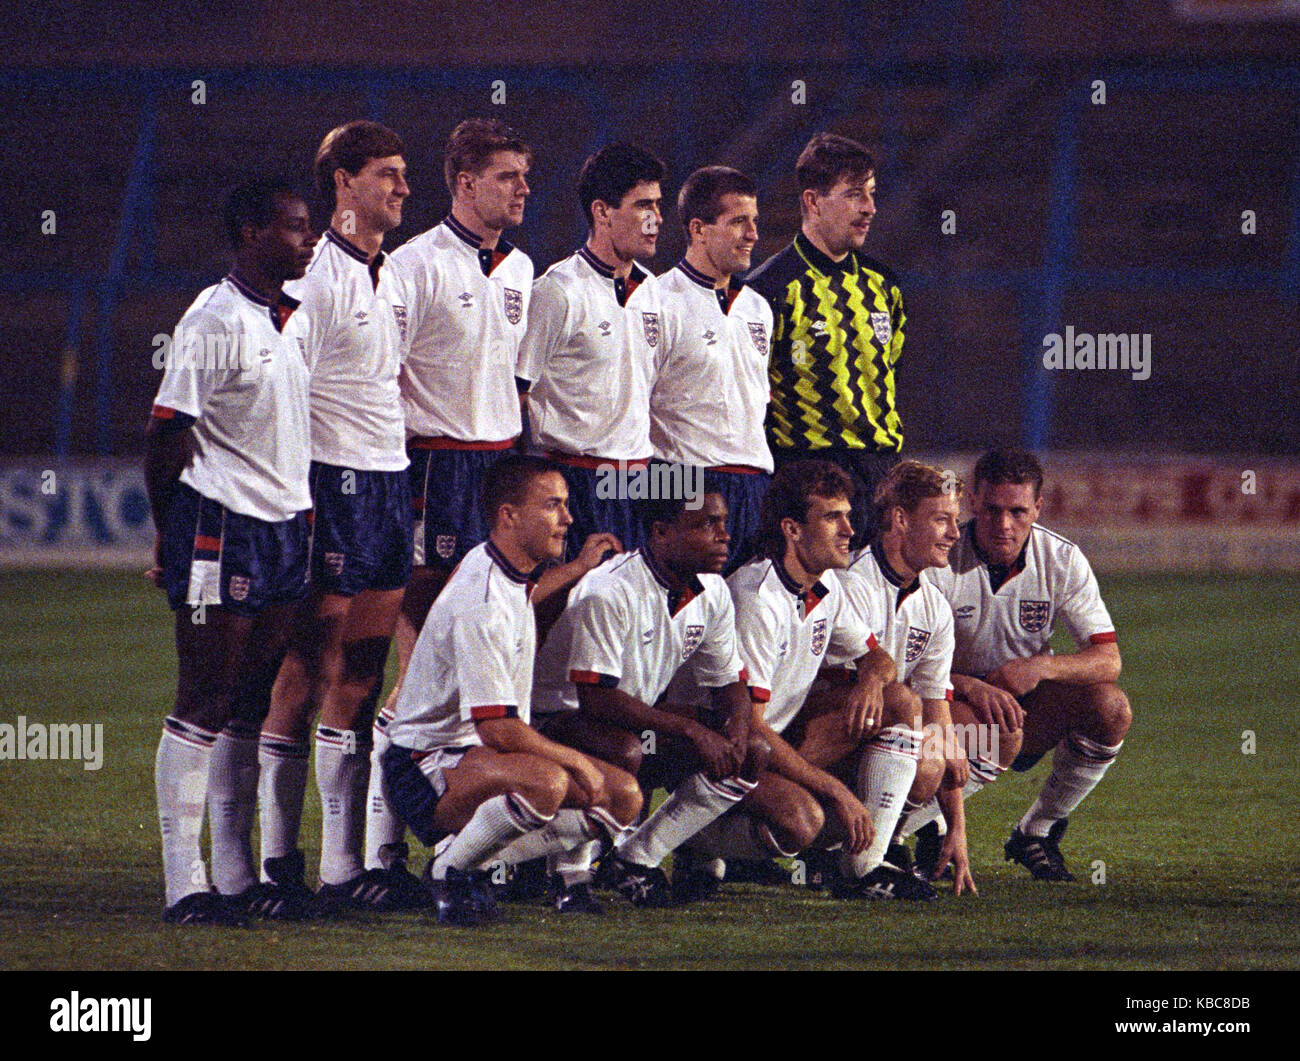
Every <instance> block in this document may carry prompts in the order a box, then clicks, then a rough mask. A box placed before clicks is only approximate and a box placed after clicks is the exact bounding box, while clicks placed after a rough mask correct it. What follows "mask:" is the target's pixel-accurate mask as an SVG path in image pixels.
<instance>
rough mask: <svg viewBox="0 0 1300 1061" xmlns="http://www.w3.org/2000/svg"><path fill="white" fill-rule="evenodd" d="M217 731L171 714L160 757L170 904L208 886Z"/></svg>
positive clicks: (157, 780)
mask: <svg viewBox="0 0 1300 1061" xmlns="http://www.w3.org/2000/svg"><path fill="white" fill-rule="evenodd" d="M216 742H217V735H216V734H215V733H213V732H212V731H211V730H206V729H202V728H200V727H198V726H195V725H193V724H191V723H189V722H182V721H181V720H180V719H178V718H173V717H172V716H171V715H168V716H167V717H166V718H165V719H163V732H162V740H160V741H159V742H158V755H157V758H156V759H155V760H154V788H155V790H156V792H157V796H158V828H159V831H160V832H161V833H162V856H163V882H164V885H165V887H166V892H167V905H168V906H175V905H176V903H177V902H179V901H180V900H181V899H183V898H185V896H187V895H191V894H193V893H194V892H205V891H207V890H208V873H207V869H206V868H205V866H204V864H203V852H202V850H201V849H200V847H199V838H200V835H201V834H202V832H203V811H204V805H205V802H206V800H207V794H208V771H209V767H210V764H211V762H212V746H213V745H214V744H216Z"/></svg>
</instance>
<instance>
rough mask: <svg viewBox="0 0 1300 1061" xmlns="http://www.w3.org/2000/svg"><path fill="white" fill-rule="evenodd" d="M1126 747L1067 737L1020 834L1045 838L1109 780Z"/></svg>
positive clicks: (1022, 824) (1022, 820)
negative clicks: (1113, 765) (1103, 780)
mask: <svg viewBox="0 0 1300 1061" xmlns="http://www.w3.org/2000/svg"><path fill="white" fill-rule="evenodd" d="M1123 744H1124V742H1123V741H1120V742H1119V744H1101V743H1099V742H1097V741H1095V740H1092V739H1090V738H1088V737H1085V736H1084V735H1083V734H1081V733H1069V734H1067V735H1066V737H1065V738H1064V739H1063V740H1062V741H1061V743H1060V744H1058V745H1057V746H1056V753H1055V754H1054V755H1053V756H1052V772H1051V773H1050V774H1048V776H1047V780H1046V781H1045V782H1044V783H1043V789H1042V791H1041V792H1039V793H1038V798H1037V799H1035V800H1034V802H1033V804H1032V805H1031V806H1030V808H1029V810H1027V811H1026V812H1025V816H1024V817H1023V818H1021V819H1020V826H1019V827H1020V831H1021V832H1022V833H1024V834H1025V835H1026V836H1037V837H1044V836H1046V835H1047V834H1048V832H1049V831H1050V830H1051V828H1052V825H1053V824H1055V823H1056V822H1058V821H1060V819H1062V818H1067V817H1069V815H1070V812H1071V811H1073V810H1074V808H1075V807H1077V806H1078V805H1079V804H1080V803H1082V802H1083V800H1084V797H1086V796H1087V795H1088V793H1089V792H1091V791H1092V790H1093V789H1094V788H1096V787H1097V783H1098V782H1099V781H1100V780H1101V779H1102V778H1103V777H1105V776H1106V771H1107V770H1109V769H1110V764H1111V763H1113V762H1114V761H1115V757H1116V756H1117V755H1119V750H1120V748H1121V747H1123Z"/></svg>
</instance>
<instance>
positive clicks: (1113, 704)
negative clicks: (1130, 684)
mask: <svg viewBox="0 0 1300 1061" xmlns="http://www.w3.org/2000/svg"><path fill="white" fill-rule="evenodd" d="M1088 706H1089V708H1090V709H1091V714H1092V718H1091V720H1090V721H1091V724H1092V725H1091V727H1090V728H1091V733H1090V734H1089V735H1090V736H1092V737H1095V738H1096V739H1097V740H1100V741H1101V742H1102V743H1104V744H1118V743H1119V742H1120V741H1122V740H1123V739H1124V737H1125V735H1126V734H1127V733H1128V730H1129V726H1131V725H1132V724H1133V709H1132V708H1131V707H1130V706H1129V702H1128V697H1127V696H1125V695H1124V690H1123V689H1121V688H1120V687H1119V686H1118V685H1115V684H1114V683H1113V682H1106V683H1104V684H1102V685H1090V686H1088Z"/></svg>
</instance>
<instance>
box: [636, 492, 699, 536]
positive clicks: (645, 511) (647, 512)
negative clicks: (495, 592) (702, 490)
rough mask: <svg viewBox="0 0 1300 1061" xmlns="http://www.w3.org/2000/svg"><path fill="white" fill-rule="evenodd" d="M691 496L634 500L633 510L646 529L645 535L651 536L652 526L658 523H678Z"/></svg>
mask: <svg viewBox="0 0 1300 1061" xmlns="http://www.w3.org/2000/svg"><path fill="white" fill-rule="evenodd" d="M689 500H690V498H688V497H685V496H682V497H655V498H648V497H647V498H639V499H638V500H636V501H633V502H632V504H633V511H635V512H636V515H637V519H639V520H640V521H641V526H642V527H643V528H644V529H645V536H646V537H647V538H649V537H650V528H651V527H653V526H654V525H655V524H656V523H676V522H677V521H678V520H679V519H681V515H682V513H683V512H685V511H686V503H687V501H689Z"/></svg>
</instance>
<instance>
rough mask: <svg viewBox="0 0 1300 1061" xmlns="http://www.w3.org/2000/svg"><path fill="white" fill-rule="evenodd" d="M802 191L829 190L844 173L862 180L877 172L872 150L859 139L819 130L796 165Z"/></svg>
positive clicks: (795, 170)
mask: <svg viewBox="0 0 1300 1061" xmlns="http://www.w3.org/2000/svg"><path fill="white" fill-rule="evenodd" d="M794 172H795V176H796V177H797V178H798V180H799V192H800V194H803V193H804V192H806V191H808V190H809V189H812V190H813V191H815V192H817V193H818V194H820V195H825V194H827V193H828V192H829V191H830V190H831V189H832V188H834V187H835V184H836V182H838V181H839V180H840V178H841V177H847V178H848V179H849V180H850V181H854V182H857V183H861V182H862V181H865V180H866V179H867V178H869V177H870V176H871V175H872V174H873V173H875V172H876V161H875V159H873V158H872V157H871V152H870V151H868V150H867V149H866V148H865V147H863V146H862V145H861V144H860V143H858V142H857V141H856V140H850V139H849V138H848V137H847V136H839V135H837V134H836V133H817V134H816V135H814V136H813V138H812V139H811V140H809V141H808V146H807V147H805V148H804V149H803V151H801V152H800V154H799V161H798V162H796V163H795V165H794Z"/></svg>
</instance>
